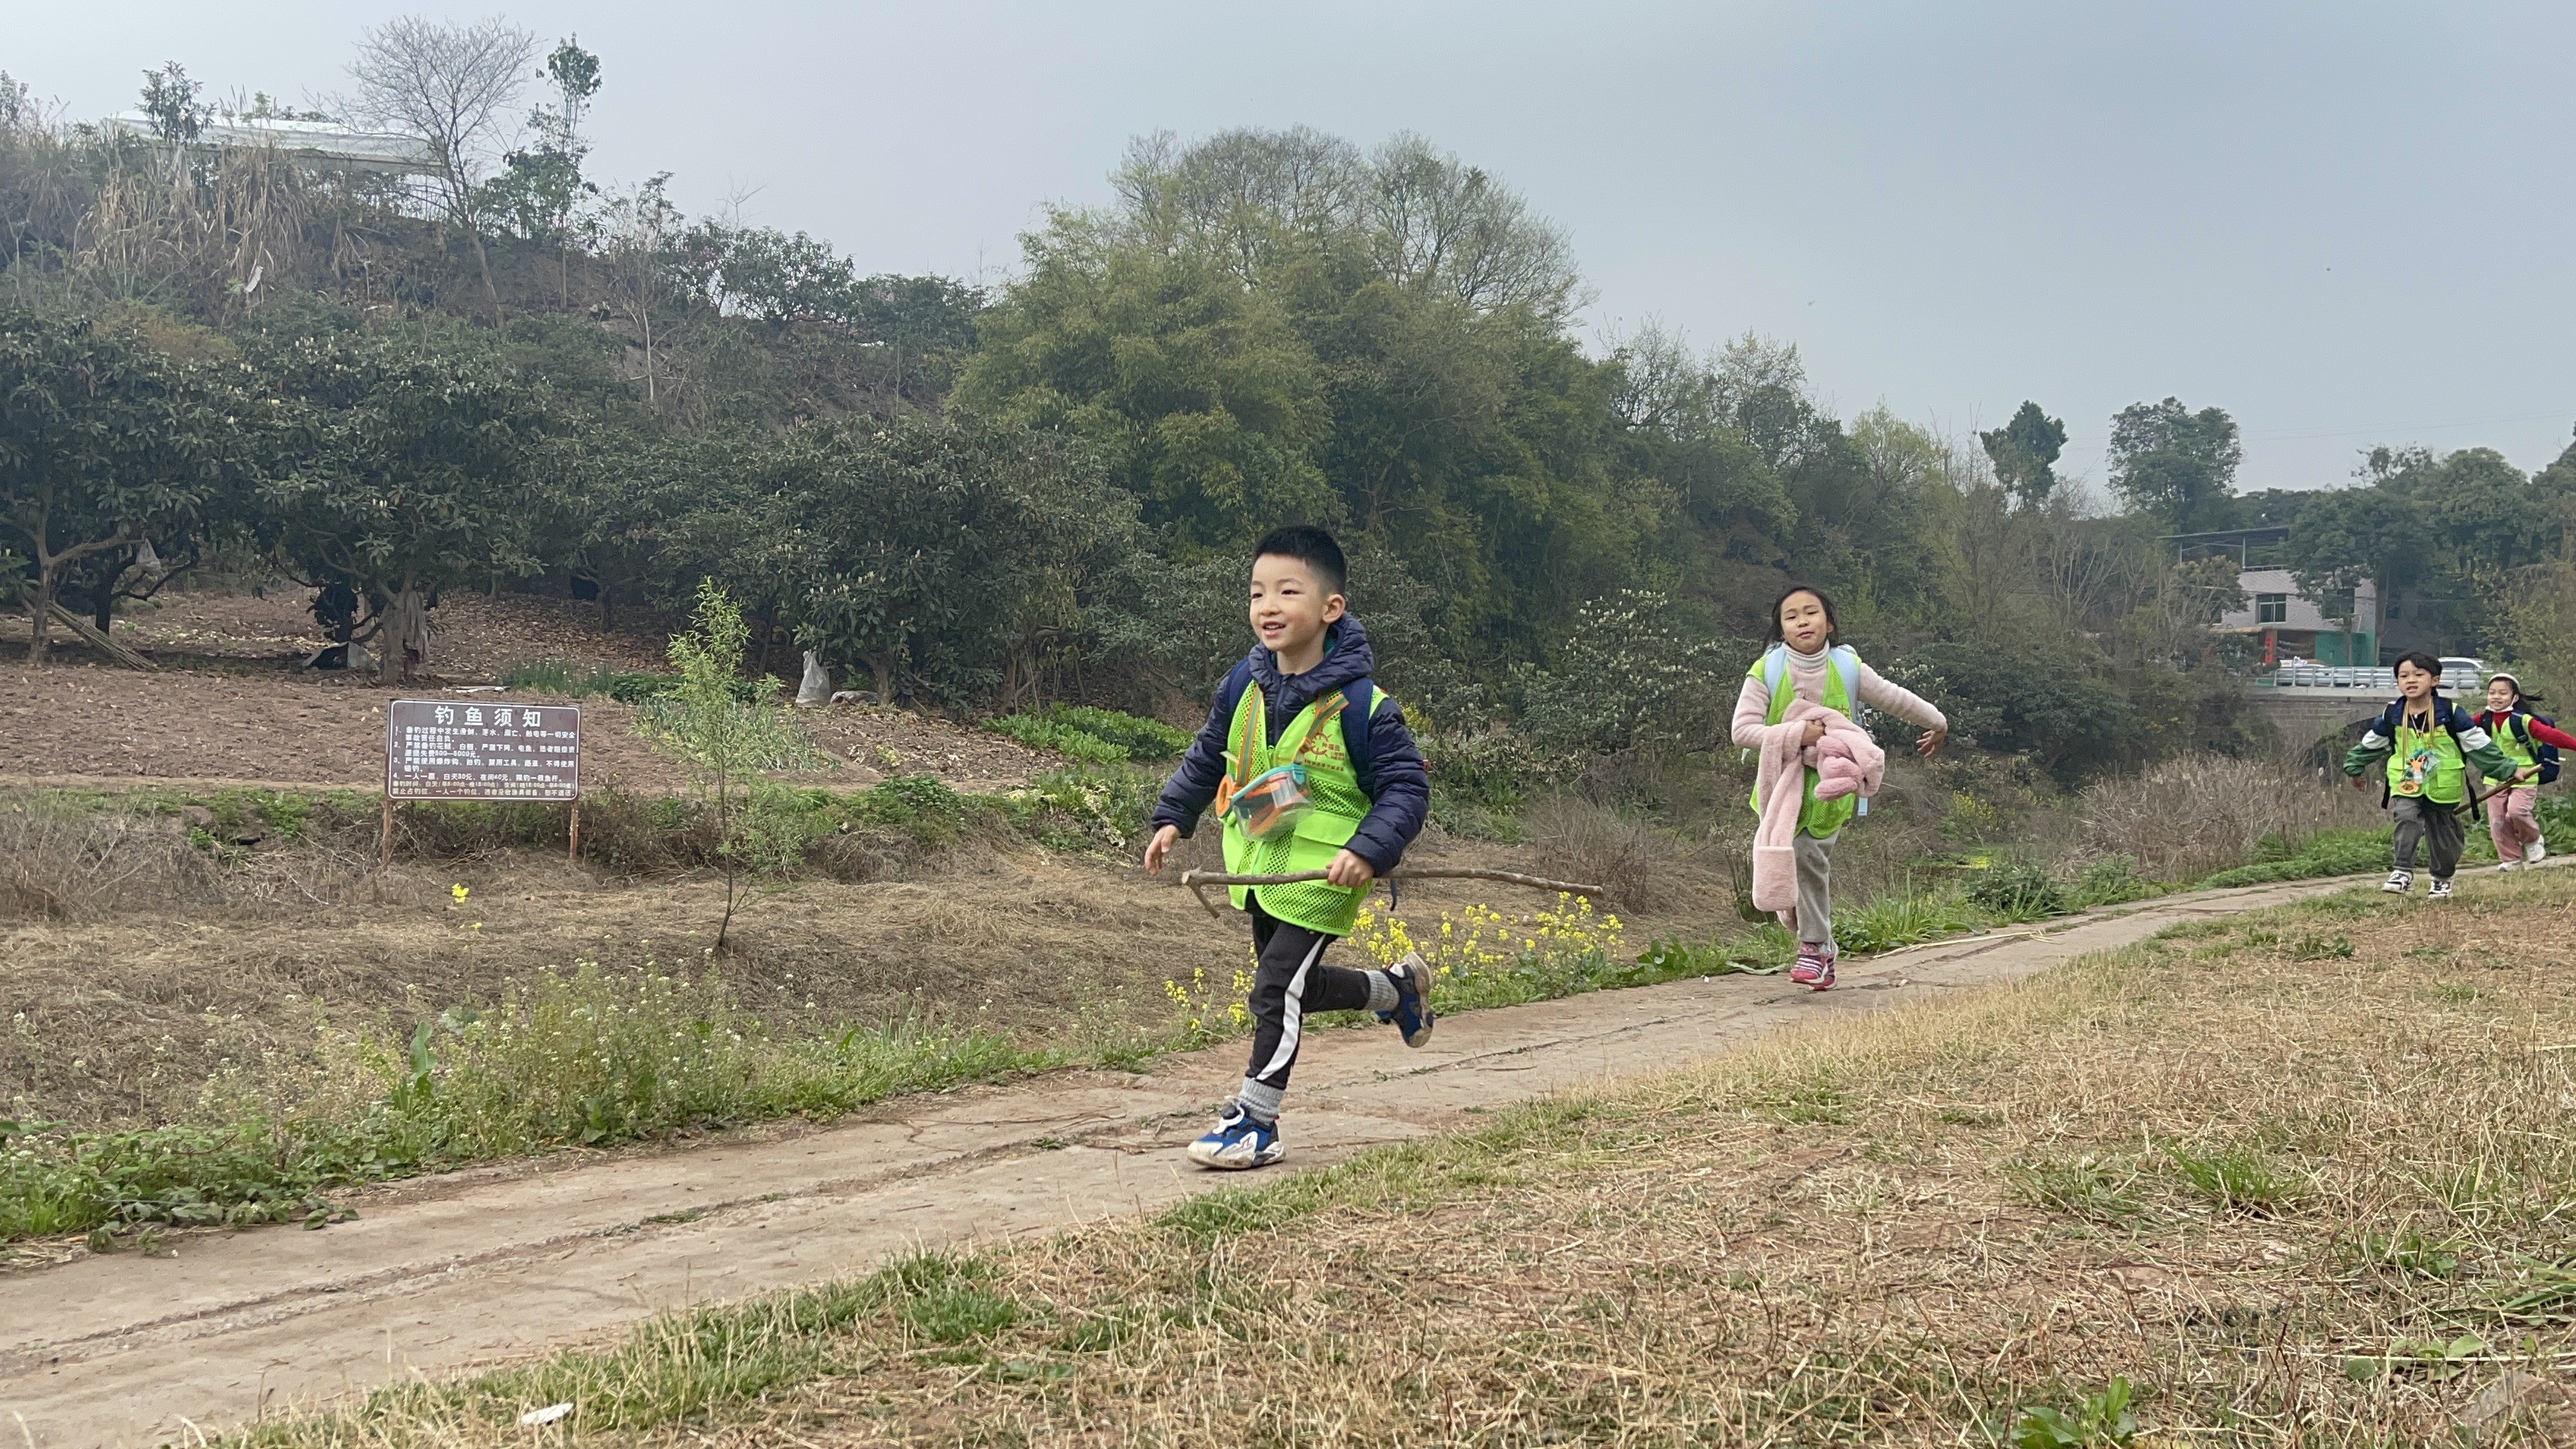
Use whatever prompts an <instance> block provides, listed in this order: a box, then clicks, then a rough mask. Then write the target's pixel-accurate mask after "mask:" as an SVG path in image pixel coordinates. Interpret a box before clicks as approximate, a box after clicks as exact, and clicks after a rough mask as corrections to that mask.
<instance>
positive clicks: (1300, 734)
mask: <svg viewBox="0 0 2576 1449" xmlns="http://www.w3.org/2000/svg"><path fill="white" fill-rule="evenodd" d="M1367 698H1368V707H1367V709H1366V710H1365V711H1363V713H1365V714H1367V715H1375V714H1376V713H1377V712H1378V711H1379V710H1380V709H1383V708H1385V706H1386V704H1387V697H1386V695H1385V694H1383V693H1381V692H1380V691H1379V690H1378V689H1377V687H1376V686H1375V685H1374V684H1372V685H1370V686H1369V687H1368V690H1367ZM1342 700H1343V695H1342V692H1341V691H1340V690H1334V691H1333V692H1331V693H1329V694H1327V695H1325V696H1324V697H1323V698H1321V699H1318V700H1316V701H1314V702H1313V703H1310V704H1308V705H1307V706H1306V707H1305V708H1304V709H1301V710H1299V711H1298V712H1297V717H1296V718H1295V719H1293V720H1290V721H1289V722H1288V728H1286V729H1285V730H1282V731H1280V733H1279V743H1277V744H1275V745H1274V744H1271V743H1269V731H1268V730H1266V729H1265V728H1263V721H1264V719H1265V717H1266V711H1267V709H1268V705H1267V702H1266V701H1264V700H1263V698H1262V695H1261V686H1260V685H1258V684H1247V685H1245V686H1244V689H1243V698H1241V699H1240V700H1238V701H1236V702H1235V706H1234V721H1233V723H1232V724H1231V725H1230V726H1228V728H1227V731H1226V743H1227V748H1226V752H1225V767H1226V768H1225V773H1226V779H1227V780H1228V782H1230V784H1231V785H1232V787H1233V788H1235V789H1240V788H1242V787H1243V786H1244V785H1246V784H1248V783H1250V782H1251V781H1252V780H1253V778H1254V777H1256V776H1258V775H1260V774H1261V773H1262V772H1263V771H1265V770H1268V769H1270V768H1272V767H1274V766H1278V765H1285V764H1288V763H1290V762H1292V761H1293V762H1295V763H1297V764H1300V765H1303V766H1304V767H1305V770H1306V791H1307V793H1308V794H1309V795H1310V796H1312V797H1313V799H1314V802H1315V808H1314V809H1313V810H1312V811H1311V812H1309V813H1308V814H1307V815H1306V817H1305V818H1304V819H1302V820H1299V821H1298V822H1297V823H1296V825H1295V827H1294V828H1293V829H1292V830H1291V831H1290V832H1289V833H1288V834H1286V835H1282V836H1279V837H1277V838H1275V839H1271V840H1255V839H1253V838H1251V837H1250V836H1248V835H1245V834H1244V833H1243V831H1242V830H1241V829H1240V828H1239V827H1238V826H1237V825H1236V824H1235V822H1234V818H1233V817H1232V816H1231V815H1228V816H1226V817H1225V868H1226V870H1227V871H1228V872H1230V873H1232V874H1235V875H1288V874H1291V873H1293V872H1296V871H1301V870H1322V869H1324V868H1325V867H1327V866H1329V865H1331V864H1332V863H1333V857H1334V856H1335V855H1337V854H1339V853H1340V852H1341V849H1342V847H1343V846H1345V845H1347V844H1349V843H1350V839H1351V837H1352V836H1353V835H1354V834H1356V833H1358V831H1359V828H1360V822H1361V821H1362V820H1364V819H1366V818H1368V812H1369V798H1368V796H1366V795H1363V794H1361V793H1360V781H1359V776H1358V774H1357V773H1356V772H1354V771H1353V770H1352V769H1351V757H1350V752H1349V751H1348V750H1346V749H1345V748H1344V747H1343V744H1342V739H1343V731H1342V729H1321V728H1320V726H1321V725H1322V724H1323V723H1324V722H1325V720H1326V719H1327V718H1328V717H1329V718H1332V719H1334V720H1336V721H1338V719H1339V717H1340V716H1341V715H1343V714H1345V713H1347V712H1348V711H1347V710H1345V709H1344V708H1343V704H1342ZM1345 727H1346V728H1356V729H1366V728H1368V725H1367V722H1366V720H1362V721H1360V722H1359V723H1357V724H1355V725H1348V726H1345ZM1220 808H1222V807H1220ZM1254 889H1255V887H1251V886H1236V887H1234V888H1233V890H1232V891H1231V892H1229V894H1230V895H1231V896H1232V897H1233V899H1234V908H1235V909H1236V910H1238V911H1239V910H1242V909H1244V908H1245V907H1246V906H1248V905H1249V904H1250V903H1251V896H1252V892H1253V890H1254ZM1258 889H1259V891H1260V892H1261V908H1262V909H1263V910H1265V911H1268V912H1269V913H1270V914H1271V915H1272V916H1273V917H1275V918H1276V919H1279V920H1282V921H1286V922H1288V923H1289V924H1290V925H1292V926H1303V927H1305V928H1306V929H1307V930H1310V931H1320V932H1322V933H1323V934H1325V935H1327V936H1347V935H1349V934H1350V933H1351V923H1352V922H1353V921H1355V920H1357V919H1358V917H1359V913H1360V902H1361V901H1363V900H1365V899H1367V897H1368V887H1367V886H1360V887H1357V888H1349V887H1344V886H1337V885H1329V884H1327V883H1325V882H1323V881H1300V882H1298V883H1297V884H1295V885H1276V886H1261V887H1258Z"/></svg>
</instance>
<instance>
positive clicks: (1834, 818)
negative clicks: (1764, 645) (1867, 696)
mask: <svg viewBox="0 0 2576 1449" xmlns="http://www.w3.org/2000/svg"><path fill="white" fill-rule="evenodd" d="M1825 664H1826V669H1825V687H1824V691H1823V694H1824V698H1823V699H1822V700H1820V701H1818V702H1819V703H1821V704H1823V705H1824V707H1825V708H1827V709H1830V710H1832V711H1834V712H1835V713H1837V714H1840V715H1841V716H1842V717H1843V718H1845V719H1848V720H1851V721H1853V722H1854V723H1858V722H1859V720H1860V712H1859V711H1858V710H1856V709H1854V708H1853V707H1852V706H1853V703H1854V702H1855V700H1856V699H1857V698H1858V696H1859V694H1860V656H1859V655H1858V654H1855V653H1853V652H1852V650H1851V647H1850V646H1849V645H1845V644H1837V645H1835V646H1834V647H1833V648H1832V649H1830V650H1827V651H1826V653H1825ZM1744 677H1745V678H1747V679H1755V678H1758V679H1760V680H1761V681H1762V685H1763V687H1764V688H1765V689H1768V690H1770V691H1771V710H1770V718H1768V719H1767V720H1765V721H1763V722H1764V723H1765V724H1775V725H1776V724H1778V723H1779V722H1780V717H1781V716H1782V715H1784V714H1787V713H1788V712H1789V701H1790V700H1791V699H1793V698H1795V697H1796V695H1797V690H1796V689H1795V687H1793V686H1792V685H1791V684H1790V683H1789V653H1788V651H1787V650H1786V649H1785V648H1783V647H1781V646H1779V645H1776V644H1775V645H1773V646H1772V647H1771V648H1769V649H1767V650H1765V651H1764V652H1763V655H1762V657H1761V658H1759V659H1756V660H1754V661H1753V667H1752V668H1750V669H1747V670H1745V671H1744ZM1748 798H1749V800H1750V801H1751V803H1752V805H1753V809H1754V811H1755V813H1757V814H1759V813H1760V812H1761V809H1762V785H1761V782H1760V781H1758V780H1757V781H1755V782H1754V786H1753V793H1752V795H1751V796H1749V797H1748ZM1867 813H1869V802H1868V801H1866V800H1863V799H1861V798H1860V797H1859V796H1857V795H1845V796H1844V797H1843V798H1841V799H1839V800H1819V799H1817V798H1816V772H1815V771H1813V770H1809V771H1807V798H1806V802H1805V803H1804V804H1802V805H1800V806H1799V807H1798V833H1799V834H1801V835H1812V836H1814V837H1816V838H1817V839H1818V840H1830V839H1832V838H1833V837H1834V835H1835V834H1836V833H1838V832H1839V831H1841V829H1842V828H1843V827H1844V826H1846V825H1848V824H1850V823H1851V818H1852V817H1853V816H1854V815H1865V814H1867Z"/></svg>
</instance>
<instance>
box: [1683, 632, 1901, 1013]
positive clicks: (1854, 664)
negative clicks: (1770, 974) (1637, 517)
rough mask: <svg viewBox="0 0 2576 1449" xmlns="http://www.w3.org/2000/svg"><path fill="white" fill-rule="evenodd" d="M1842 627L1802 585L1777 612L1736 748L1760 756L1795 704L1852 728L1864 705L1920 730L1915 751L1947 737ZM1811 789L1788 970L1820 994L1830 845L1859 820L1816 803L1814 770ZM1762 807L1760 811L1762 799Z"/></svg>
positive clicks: (1828, 962) (1738, 712)
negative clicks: (1828, 713) (1838, 637)
mask: <svg viewBox="0 0 2576 1449" xmlns="http://www.w3.org/2000/svg"><path fill="white" fill-rule="evenodd" d="M1836 628H1837V626H1836V624H1835V621H1834V603H1833V600H1832V599H1829V598H1827V597H1826V596H1825V593H1824V591H1823V590H1821V589H1815V588H1809V587H1807V586H1805V585H1803V584H1802V585H1799V586H1798V587H1795V588H1792V589H1790V590H1789V591H1788V592H1787V593H1784V594H1782V595H1781V596H1780V598H1779V600H1778V602H1776V603H1774V604H1773V605H1772V606H1771V641H1772V644H1771V648H1770V650H1769V651H1767V652H1766V653H1765V654H1764V655H1763V656H1762V657H1761V658H1760V659H1757V660H1755V661H1753V667H1752V668H1751V669H1749V670H1747V671H1745V675H1744V687H1743V689H1742V690H1741V691H1740V692H1738V693H1737V695H1736V696H1735V719H1734V724H1733V729H1732V731H1731V733H1732V734H1733V735H1734V738H1735V742H1736V743H1737V744H1739V745H1741V746H1743V747H1744V748H1746V749H1749V750H1759V749H1761V748H1762V736H1763V733H1764V732H1765V731H1766V730H1768V729H1769V728H1771V727H1772V726H1773V725H1776V724H1778V723H1779V722H1780V719H1781V716H1782V715H1783V714H1785V713H1787V711H1788V708H1789V702H1790V700H1791V699H1793V698H1794V699H1803V700H1806V701H1807V702H1808V703H1810V704H1818V705H1822V706H1824V707H1825V708H1827V709H1831V710H1835V711H1837V712H1839V713H1841V714H1842V715H1844V716H1845V717H1846V718H1849V719H1851V720H1852V721H1853V722H1854V723H1858V722H1859V715H1860V711H1861V709H1862V708H1863V707H1866V708H1869V709H1875V710H1883V711H1885V712H1886V713H1888V714H1892V715H1894V716H1896V717H1897V718H1898V719H1901V720H1904V721H1906V722H1908V723H1909V724H1915V725H1920V726H1922V728H1923V731H1924V733H1923V738H1922V740H1921V741H1920V742H1918V743H1917V744H1916V745H1915V747H1914V752H1915V753H1916V754H1918V755H1930V754H1932V753H1934V752H1935V751H1937V750H1939V749H1940V748H1941V745H1942V742H1943V741H1945V740H1947V739H1949V737H1950V722H1949V721H1948V720H1947V719H1944V718H1943V717H1942V715H1941V711H1939V710H1937V709H1934V708H1933V707H1932V706H1931V704H1930V703H1929V702H1927V701H1926V700H1924V699H1923V698H1922V697H1921V696H1919V695H1917V694H1915V693H1914V692H1913V691H1911V690H1908V689H1905V688H1903V687H1901V686H1898V685H1894V684H1890V683H1889V682H1888V681H1887V680H1886V679H1884V678H1882V677H1881V676H1880V675H1879V673H1878V671H1877V670H1875V669H1872V668H1870V667H1869V666H1868V665H1866V664H1863V663H1861V662H1860V658H1859V656H1858V655H1855V654H1854V653H1852V651H1851V650H1850V649H1848V648H1845V647H1843V646H1841V645H1838V644H1836V643H1835V642H1834V636H1835V632H1836ZM1775 684H1776V686H1777V688H1776V689H1775V687H1774V686H1775ZM1854 695H1857V696H1858V698H1854V697H1853V696H1854ZM1824 734H1825V727H1824V725H1823V724H1822V723H1821V722H1819V721H1815V720H1810V721H1808V722H1807V725H1806V735H1805V743H1806V744H1808V745H1813V744H1815V743H1816V741H1818V740H1820V739H1822V738H1824ZM1806 790H1807V800H1806V803H1805V805H1804V807H1803V808H1802V809H1801V810H1800V812H1799V817H1798V833H1797V837H1796V855H1797V867H1798V906H1797V911H1796V916H1797V921H1796V930H1797V936H1798V961H1797V964H1796V965H1794V966H1792V967H1790V968H1789V979H1790V980H1792V981H1795V982H1797V983H1798V984H1800V985H1802V986H1810V987H1813V988H1815V989H1816V990H1818V991H1823V990H1826V989H1828V988H1830V987H1831V986H1832V985H1833V984H1834V905H1833V844H1834V839H1835V837H1836V836H1838V835H1839V834H1841V832H1842V828H1843V825H1844V823H1845V822H1846V821H1848V820H1849V819H1851V817H1852V814H1853V802H1852V801H1851V800H1850V799H1848V798H1846V799H1840V800H1818V799H1816V798H1815V790H1816V772H1815V771H1814V770H1812V769H1810V770H1809V771H1807V781H1806ZM1755 808H1756V809H1759V808H1760V802H1759V801H1756V802H1755Z"/></svg>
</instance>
